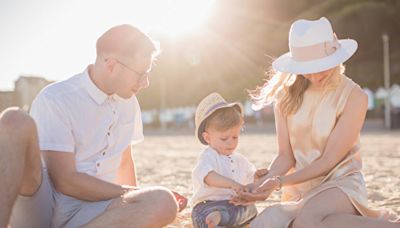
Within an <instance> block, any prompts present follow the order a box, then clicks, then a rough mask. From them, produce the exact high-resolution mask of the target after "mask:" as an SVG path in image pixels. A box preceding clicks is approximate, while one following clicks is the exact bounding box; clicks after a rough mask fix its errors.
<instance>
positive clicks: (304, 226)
mask: <svg viewBox="0 0 400 228" xmlns="http://www.w3.org/2000/svg"><path fill="white" fill-rule="evenodd" d="M321 222H322V219H320V218H318V217H317V216H314V215H311V214H309V213H300V214H299V215H298V216H297V217H296V218H295V219H294V220H293V222H292V228H309V227H315V228H317V227H319V224H320V223H321Z"/></svg>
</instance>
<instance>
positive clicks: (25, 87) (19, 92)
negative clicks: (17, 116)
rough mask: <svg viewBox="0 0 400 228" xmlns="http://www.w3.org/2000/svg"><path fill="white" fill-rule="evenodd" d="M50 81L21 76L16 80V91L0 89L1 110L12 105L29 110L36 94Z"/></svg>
mask: <svg viewBox="0 0 400 228" xmlns="http://www.w3.org/2000/svg"><path fill="white" fill-rule="evenodd" d="M50 83H51V81H48V80H46V79H44V78H41V77H35V76H21V77H19V78H18V79H17V80H16V81H15V87H14V91H0V112H1V111H3V110H4V109H6V108H7V107H10V106H18V107H20V108H22V109H24V110H25V111H28V110H29V108H30V106H31V104H32V101H33V99H35V97H36V95H37V94H38V93H39V92H40V90H42V89H43V88H44V87H45V86H46V85H48V84H50Z"/></svg>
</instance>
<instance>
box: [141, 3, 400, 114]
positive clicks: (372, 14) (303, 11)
mask: <svg viewBox="0 0 400 228" xmlns="http://www.w3.org/2000/svg"><path fill="white" fill-rule="evenodd" d="M322 16H325V17H327V18H328V19H329V20H330V21H331V22H332V25H333V28H334V30H335V32H336V33H337V34H338V37H339V39H343V38H348V37H350V38H353V39H355V40H357V41H358V43H359V49H358V51H357V53H356V54H355V56H353V58H351V59H350V60H349V61H348V62H346V68H347V75H348V76H349V77H351V78H352V79H353V80H355V81H356V82H357V83H359V84H360V85H361V86H363V87H364V86H366V87H369V88H371V89H376V88H377V87H378V86H381V85H383V65H382V39H381V35H382V34H383V33H384V32H387V33H388V34H389V37H390V57H391V59H390V61H391V79H392V80H391V81H392V84H394V83H400V42H399V41H400V1H398V0H296V1H293V0H247V1H243V0H219V1H216V2H215V8H214V10H213V12H212V15H211V16H210V18H209V20H208V21H207V23H206V24H205V25H204V26H203V27H202V28H201V29H199V30H197V31H195V32H192V33H190V34H187V35H185V36H181V37H176V38H174V39H173V38H168V37H165V36H163V35H162V34H153V37H155V38H156V39H158V40H159V41H160V43H161V47H162V54H161V56H160V57H159V60H158V61H157V64H156V66H155V67H154V71H153V72H152V74H151V80H150V81H151V86H150V87H149V88H148V89H146V90H144V91H143V92H142V93H141V94H140V95H139V99H140V100H141V104H142V107H143V109H151V108H159V107H160V106H161V105H162V101H164V102H165V105H166V106H167V107H177V106H183V105H196V104H197V103H198V102H199V101H200V100H201V99H202V98H203V97H204V96H206V95H207V94H208V93H210V92H213V91H217V92H219V93H221V94H222V95H223V96H224V97H226V98H227V99H229V100H241V101H244V100H245V99H246V98H247V92H246V89H254V88H255V87H256V86H257V85H261V84H263V80H264V78H265V72H266V71H267V70H268V69H269V67H270V65H271V62H272V60H273V58H274V57H276V56H279V55H281V54H283V53H285V52H287V50H288V46H287V45H288V44H287V39H288V38H287V36H288V31H289V28H290V24H291V23H292V22H293V21H295V20H297V19H299V18H304V19H318V18H320V17H322ZM182 20H184V18H182Z"/></svg>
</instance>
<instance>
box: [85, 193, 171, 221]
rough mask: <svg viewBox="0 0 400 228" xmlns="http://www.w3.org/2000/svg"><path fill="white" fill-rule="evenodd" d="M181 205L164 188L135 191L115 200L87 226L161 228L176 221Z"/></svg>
mask: <svg viewBox="0 0 400 228" xmlns="http://www.w3.org/2000/svg"><path fill="white" fill-rule="evenodd" d="M177 210H178V206H177V203H176V201H175V199H174V197H173V195H172V193H171V192H170V191H169V190H167V189H165V188H162V187H152V188H145V189H141V190H134V191H131V192H129V193H127V194H125V195H124V197H122V198H120V199H115V200H114V201H113V202H112V203H111V204H110V206H109V207H108V208H107V210H106V211H105V212H104V213H103V214H101V215H100V216H98V217H97V218H95V219H94V220H93V221H91V222H90V223H89V224H87V225H86V226H85V227H86V228H90V227H140V228H150V227H151V228H153V227H154V228H159V227H163V226H165V225H167V224H169V223H171V222H172V221H174V219H175V217H176V214H177Z"/></svg>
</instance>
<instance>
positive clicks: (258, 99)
mask: <svg viewBox="0 0 400 228" xmlns="http://www.w3.org/2000/svg"><path fill="white" fill-rule="evenodd" d="M344 70H345V68H344V66H343V65H342V64H340V65H338V66H336V67H334V68H333V71H332V72H331V74H330V75H329V76H328V77H329V78H328V81H327V82H326V84H325V85H324V90H323V92H324V93H325V92H327V91H329V90H332V89H336V87H337V86H338V85H339V84H340V82H341V80H342V77H341V74H343V73H344ZM267 75H268V79H267V81H266V82H265V84H264V85H263V86H262V87H257V88H256V89H255V90H253V91H250V98H251V100H252V101H253V108H254V109H256V110H259V109H261V108H263V107H264V106H265V105H269V104H271V103H273V102H276V105H277V107H278V108H279V109H280V111H281V112H282V113H283V115H284V116H288V115H291V114H294V113H296V112H297V110H298V109H299V108H300V106H301V104H302V103H303V97H304V92H305V91H306V90H307V88H308V87H309V86H310V81H309V80H308V79H306V78H305V77H304V76H303V75H301V74H298V75H296V74H290V73H282V72H276V71H274V70H270V72H269V73H267Z"/></svg>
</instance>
